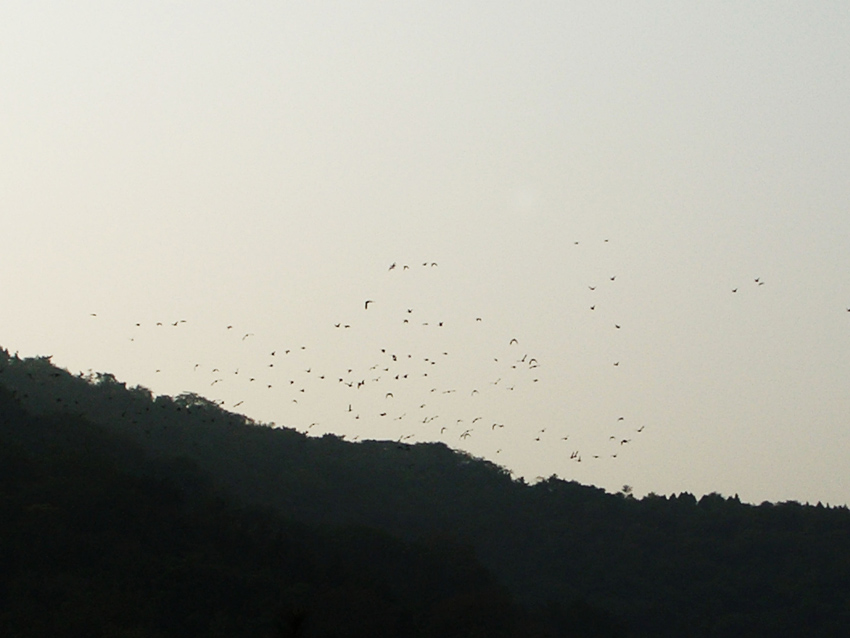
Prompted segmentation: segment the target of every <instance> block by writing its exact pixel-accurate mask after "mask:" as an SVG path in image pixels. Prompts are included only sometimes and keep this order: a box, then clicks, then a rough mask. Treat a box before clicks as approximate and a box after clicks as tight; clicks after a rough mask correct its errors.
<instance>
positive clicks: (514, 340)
mask: <svg viewBox="0 0 850 638" xmlns="http://www.w3.org/2000/svg"><path fill="white" fill-rule="evenodd" d="M515 343H519V341H517V340H516V339H511V340H510V342H509V343H508V345H513V344H515Z"/></svg>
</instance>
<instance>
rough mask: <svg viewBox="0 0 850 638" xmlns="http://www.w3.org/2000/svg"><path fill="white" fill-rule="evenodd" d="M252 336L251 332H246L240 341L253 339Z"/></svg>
mask: <svg viewBox="0 0 850 638" xmlns="http://www.w3.org/2000/svg"><path fill="white" fill-rule="evenodd" d="M253 336H254V333H253V332H246V333H245V335H244V336H243V337H242V341H245V339H247V338H248V337H253Z"/></svg>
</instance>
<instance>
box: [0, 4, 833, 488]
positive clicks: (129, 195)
mask: <svg viewBox="0 0 850 638" xmlns="http://www.w3.org/2000/svg"><path fill="white" fill-rule="evenodd" d="M448 5H450V6H448ZM848 33H850V7H848V6H847V4H846V3H843V2H826V1H822V2H805V3H804V2H775V1H770V2H767V1H765V2H757V1H749V2H746V1H745V2H734V3H733V2H711V3H698V4H696V3H673V2H663V1H660V0H659V1H645V2H634V3H619V2H597V1H593V2H584V1H581V0H579V1H576V2H569V3H551V2H527V3H514V2H504V1H502V0H496V1H494V2H488V3H483V2H468V1H460V2H454V3H433V2H414V1H411V2H396V3H389V2H375V1H371V0H364V1H363V2H358V3H334V2H321V1H320V2H310V3H306V2H286V3H282V2H262V1H257V2H251V3H236V2H215V1H213V2H209V1H205V2H191V1H186V2H180V3H174V2H156V1H145V2H136V1H131V0H128V1H125V2H76V3H58V2H26V3H24V2H5V3H3V6H2V8H0V86H2V91H0V139H2V144H0V228H2V231H3V232H2V236H3V240H4V241H3V250H2V251H0V268H2V273H3V277H2V283H0V294H2V299H3V303H2V305H0V346H2V347H5V348H6V349H8V350H9V351H10V352H19V354H20V356H52V360H53V362H54V363H55V364H56V365H59V366H60V367H63V368H67V369H68V370H70V371H72V372H74V373H78V372H83V373H88V372H89V371H94V372H107V373H111V374H114V375H115V376H116V377H117V378H118V379H119V380H121V381H123V382H126V383H127V385H128V386H135V385H142V386H144V387H147V388H149V389H151V390H152V391H153V392H154V393H155V394H170V395H177V394H180V393H184V392H194V393H197V394H200V395H202V396H205V397H207V398H209V399H210V400H213V401H217V402H221V405H222V406H223V407H224V408H226V409H228V410H232V411H234V412H239V413H242V414H245V415H247V416H249V417H250V418H252V419H254V420H256V421H258V422H262V423H274V424H276V426H282V427H292V428H297V429H299V430H300V431H303V432H307V433H309V434H310V435H315V436H322V435H324V434H326V433H334V434H336V435H339V436H344V437H345V438H346V440H349V441H355V440H365V439H388V440H401V441H405V442H409V443H418V442H425V441H442V442H444V443H446V444H447V445H449V446H451V447H453V448H457V449H462V450H465V451H467V452H469V453H470V454H473V455H475V456H477V457H481V458H486V459H488V460H490V461H493V462H495V463H498V464H500V465H503V466H504V467H506V468H507V469H509V470H510V471H511V472H512V473H513V474H514V476H516V477H517V478H519V477H523V478H525V480H527V481H528V482H534V481H536V480H539V478H540V477H549V476H551V475H553V474H556V475H558V476H559V477H561V478H564V479H567V480H576V481H579V482H581V483H584V484H592V485H597V486H600V487H603V488H605V489H606V490H609V491H612V492H616V491H618V490H620V489H621V488H622V487H623V486H624V485H628V486H631V487H632V488H633V490H634V493H635V494H636V495H639V496H640V495H644V494H647V493H650V492H654V493H658V494H665V495H668V494H671V493H680V492H685V491H687V492H691V493H694V494H696V495H702V494H706V493H711V492H719V493H721V494H723V495H726V496H731V495H734V494H738V495H739V496H740V498H741V499H742V500H744V501H746V502H751V503H759V502H762V501H764V500H769V501H786V500H797V501H800V502H810V503H816V502H818V501H821V502H823V503H831V504H848V503H850V473H848V472H847V471H846V470H847V463H846V460H847V459H848V458H850V391H848V390H849V389H850V181H848V179H847V176H848V174H850V37H848ZM393 265H395V267H392V266H393ZM366 301H370V302H371V303H369V304H366ZM137 324H138V325H137ZM158 324H162V325H158ZM175 324H176V325H175ZM336 324H339V327H337V325H336ZM346 326H347V327H346ZM396 377H398V378H396ZM358 386H359V387H358Z"/></svg>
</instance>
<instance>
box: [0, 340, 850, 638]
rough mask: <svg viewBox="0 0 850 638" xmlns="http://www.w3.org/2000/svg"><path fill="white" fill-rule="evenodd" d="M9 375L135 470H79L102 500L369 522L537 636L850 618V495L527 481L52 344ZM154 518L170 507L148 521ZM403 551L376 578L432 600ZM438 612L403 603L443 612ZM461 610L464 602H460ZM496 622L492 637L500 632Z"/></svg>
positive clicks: (61, 434) (444, 592) (700, 632)
mask: <svg viewBox="0 0 850 638" xmlns="http://www.w3.org/2000/svg"><path fill="white" fill-rule="evenodd" d="M0 387H5V388H6V389H7V392H8V397H7V398H8V401H7V403H9V402H11V403H10V405H12V407H11V408H10V409H16V410H19V411H20V413H21V414H23V415H25V416H26V418H28V419H30V420H32V421H33V422H38V423H41V422H43V421H44V422H51V423H61V424H63V425H62V426H61V427H60V426H59V425H56V426H55V427H54V428H53V430H51V431H50V434H49V435H48V434H44V435H43V439H44V440H45V441H50V442H51V443H50V445H52V446H53V447H52V448H50V449H52V450H54V451H55V454H57V455H59V456H60V457H61V456H62V454H61V453H60V451H62V450H66V449H75V448H73V446H72V445H71V443H72V442H73V441H76V443H75V445H76V446H77V447H76V449H78V450H79V451H80V452H79V455H78V456H80V458H83V459H86V458H99V459H101V460H102V463H104V464H109V463H112V464H113V466H112V467H114V469H115V471H116V472H118V471H119V470H120V472H119V473H120V476H117V475H116V476H112V475H109V476H108V477H106V476H105V477H104V478H103V479H102V480H99V481H92V482H91V483H89V484H84V483H80V484H79V486H78V488H77V489H78V491H80V492H81V493H82V494H85V495H87V497H88V496H90V495H91V494H93V493H95V492H93V491H92V490H93V489H94V487H95V486H96V485H103V484H115V485H119V486H120V485H124V484H125V483H122V481H125V480H129V479H127V478H126V477H135V478H136V480H144V481H151V480H156V481H163V480H166V479H167V481H166V484H165V485H171V483H168V481H174V482H176V483H175V484H176V485H179V486H180V490H182V491H181V492H180V493H181V494H183V495H184V496H183V498H184V499H186V500H185V501H184V502H185V503H187V504H188V503H191V504H192V507H201V505H199V504H200V503H208V502H210V496H209V495H210V494H213V493H214V494H216V495H217V496H216V498H217V499H219V501H222V499H223V501H222V502H226V503H228V506H227V507H228V508H231V509H232V510H233V511H234V512H239V513H242V512H247V513H250V512H263V516H266V517H270V520H274V521H281V522H279V523H275V525H278V524H280V525H283V524H284V522H285V524H286V525H294V526H302V527H300V528H299V529H306V530H309V531H308V532H305V533H306V536H307V537H308V538H310V539H316V538H326V536H325V535H327V534H331V535H332V536H333V534H342V535H343V536H344V537H345V538H348V539H354V538H356V537H357V534H355V533H354V532H353V531H352V530H360V531H361V532H362V533H363V534H365V535H366V537H368V538H370V539H380V540H379V541H376V540H370V541H368V542H366V545H367V546H368V545H370V544H371V547H372V548H373V550H372V551H366V553H365V555H367V556H370V557H372V558H370V559H369V560H368V561H367V562H366V564H368V565H373V566H380V565H382V564H383V563H382V562H381V560H380V557H381V556H382V555H388V556H394V555H395V554H394V552H401V554H405V552H411V551H413V552H414V553H415V552H422V551H426V550H424V549H422V548H423V547H424V548H434V547H440V548H443V549H442V550H441V551H445V552H447V554H443V555H442V558H443V559H447V562H448V563H450V564H453V563H457V564H458V565H460V564H466V565H467V567H465V568H464V571H465V573H473V572H476V570H480V571H479V572H477V573H480V574H481V580H479V581H475V582H476V583H479V584H478V585H475V587H480V588H481V591H484V592H488V593H486V595H482V596H481V597H480V598H481V599H484V600H487V601H488V602H487V604H483V605H482V607H481V608H487V609H490V612H488V613H492V614H495V611H496V610H498V609H505V610H508V611H509V612H510V615H511V618H512V620H511V621H510V622H508V620H504V621H503V622H501V623H496V625H498V626H499V627H502V628H503V629H504V631H518V632H520V633H519V634H516V635H532V634H531V633H529V632H530V631H531V630H530V629H529V628H530V627H532V626H534V627H536V628H537V629H535V630H534V631H538V630H539V631H540V632H544V633H543V634H541V635H547V634H545V632H550V635H563V636H568V635H588V636H590V635H629V636H682V635H688V636H755V635H819V636H838V635H844V633H845V631H846V626H847V623H848V621H850V533H848V532H850V512H848V510H847V508H846V507H823V506H821V505H817V506H809V505H800V504H798V503H794V502H788V503H777V504H772V503H762V504H761V505H758V506H756V505H749V504H745V503H741V502H740V501H739V500H738V499H737V498H724V497H722V496H720V495H718V494H711V495H707V496H704V497H703V498H701V499H699V500H697V499H696V498H694V497H693V496H692V495H690V494H679V495H672V496H670V497H664V496H658V495H650V496H647V497H645V498H643V499H635V498H632V497H631V496H630V495H628V494H609V493H606V492H605V491H604V490H601V489H598V488H594V487H589V486H583V485H579V484H577V483H574V482H570V481H564V480H561V479H558V478H557V477H551V478H549V479H548V480H545V481H542V482H539V483H536V484H534V485H528V484H526V483H524V482H523V481H516V480H513V479H512V478H511V476H510V473H509V472H508V471H507V470H505V469H504V468H502V467H500V466H498V465H495V464H493V463H491V462H488V461H485V460H482V459H477V458H474V457H472V456H470V455H468V454H465V453H462V452H458V451H454V450H451V449H449V448H447V447H446V446H445V445H442V444H435V443H432V444H416V445H406V444H399V443H391V442H383V441H365V442H361V443H350V442H346V441H344V440H342V439H340V438H338V437H335V436H332V435H327V436H324V437H321V438H311V437H307V436H305V435H303V434H300V433H298V432H295V431H293V430H289V429H286V428H272V427H269V426H266V425H263V424H257V423H254V422H252V421H250V420H249V419H246V418H245V417H243V416H241V415H237V414H232V413H229V412H226V411H223V410H221V409H219V408H218V407H217V406H216V405H214V404H213V403H211V402H209V401H207V400H206V399H204V398H202V397H199V396H197V395H192V394H184V395H180V396H177V397H164V396H160V397H153V396H152V394H151V393H150V392H149V391H147V390H146V389H144V388H140V387H135V388H127V387H126V386H125V385H124V384H123V383H121V382H119V381H118V380H117V379H115V378H114V377H113V376H112V375H109V374H95V375H89V376H85V377H84V376H79V375H77V376H74V375H71V374H70V373H68V372H67V371H65V370H61V369H58V368H56V367H55V366H53V365H52V364H51V362H50V360H49V358H46V357H40V358H34V359H19V358H17V357H15V356H11V355H9V353H7V352H5V351H3V352H2V354H0ZM15 406H17V407H15ZM19 421H20V419H19ZM28 427H29V428H31V427H33V426H26V427H23V430H25V431H26V430H27V428H28ZM20 429H21V428H20V427H19V428H18V430H20ZM18 430H14V431H15V432H18ZM4 431H5V430H4ZM33 431H34V430H33ZM90 431H91V432H94V431H97V432H98V433H99V434H98V436H97V437H94V438H90V442H89V443H88V444H87V445H88V447H86V446H85V445H83V444H82V443H80V441H81V440H86V439H85V437H84V436H83V435H82V434H81V433H85V432H90ZM4 436H5V435H4ZM16 436H18V437H19V439H20V436H22V435H20V433H19V434H17V435H16ZM81 436H83V438H82V439H81V438H80V437H81ZM110 441H111V443H110ZM117 441H120V449H119V447H116V446H118V443H116V442H117ZM16 445H18V446H19V448H20V445H22V444H21V443H18V444H16ZM31 445H34V443H32V442H31ZM44 445H47V443H44ZM80 445H83V447H82V448H80ZM19 448H15V449H19ZM10 449H12V448H10ZM23 449H28V448H23ZM33 449H35V448H33ZM92 449H95V450H97V451H98V454H99V456H97V457H92V456H91V454H92V452H91V450H92ZM83 452H84V453H83ZM36 456H38V455H36ZM28 458H33V456H32V454H31V456H30V457H28ZM119 461H120V463H119ZM116 464H117V465H116ZM121 477H125V478H121ZM107 479H108V480H107ZM157 485H163V484H162V483H157ZM168 489H175V488H171V487H169V488H168ZM154 500H156V499H154ZM213 501H215V499H213ZM219 501H215V502H219ZM145 502H147V501H144V500H143V501H142V503H145ZM156 502H158V501H156ZM39 504H40V503H38V502H31V503H29V505H39ZM48 504H49V502H48ZM36 509H38V508H36ZM228 511H230V510H228ZM239 515H240V516H241V515H242V514H239ZM246 515H248V514H246ZM234 516H236V515H235V514H234ZM152 517H153V518H162V517H163V514H162V513H160V512H156V511H155V512H153V513H152V514H151V515H150V516H145V517H144V519H145V520H147V519H150V518H152ZM328 530H337V531H328ZM338 530H347V531H345V532H340V531H338ZM266 536H267V534H266V533H265V532H262V533H260V532H258V536H257V537H256V539H257V540H256V542H258V543H262V542H269V541H268V540H263V539H266ZM352 542H353V540H352ZM323 546H324V545H323ZM392 547H397V548H398V547H402V548H407V549H405V550H404V551H402V550H391V549H390V548H392ZM374 548H379V549H374ZM410 548H416V549H415V550H413V549H410ZM314 551H315V550H314ZM364 551H365V550H362V549H359V548H355V546H354V545H351V546H349V547H347V548H346V549H345V550H344V551H341V552H340V553H339V555H340V556H345V557H346V558H345V560H346V561H352V560H354V559H353V558H352V557H353V556H359V555H361V554H363V552H364ZM435 560H436V559H435ZM201 562H203V561H201ZM389 562H390V563H392V564H393V565H396V566H397V567H398V568H399V569H400V571H399V572H395V571H393V569H392V568H391V567H390V566H386V567H385V568H383V567H375V569H377V570H378V573H379V574H380V575H375V576H373V577H371V578H372V580H373V581H375V582H383V583H389V582H394V583H395V584H393V585H392V586H389V588H390V590H391V591H399V590H400V588H402V587H403V585H402V584H401V583H405V582H406V581H407V580H408V579H410V580H411V581H412V583H411V584H410V588H411V590H412V591H416V592H418V593H417V595H416V596H413V597H412V598H411V599H410V601H409V602H406V603H405V604H406V605H407V607H406V608H409V609H415V608H416V605H417V604H419V602H423V598H427V597H423V596H422V594H421V592H422V588H421V587H420V586H419V585H417V584H416V576H417V575H418V574H419V571H418V570H417V569H411V568H410V565H406V564H405V563H404V561H401V560H400V559H398V560H397V559H396V558H393V559H392V560H390V561H389ZM361 568H362V569H365V567H362V566H361ZM234 569H235V568H234ZM435 569H436V568H435ZM440 569H443V568H440ZM440 569H437V572H440ZM381 570H383V571H381ZM440 573H443V572H440ZM398 574H401V575H402V578H401V580H396V581H393V579H394V578H395V579H398V578H399V575H398ZM488 578H489V579H490V580H488ZM432 582H438V583H439V585H437V586H436V591H439V592H441V593H440V598H441V600H443V601H444V602H445V601H453V603H452V604H455V605H459V606H460V607H459V608H462V607H463V603H461V602H460V600H459V599H457V596H459V594H458V593H457V592H460V591H464V592H465V591H475V588H474V587H473V588H472V589H469V586H468V585H463V586H458V587H455V588H454V589H453V586H451V585H450V583H451V582H458V581H453V580H452V578H448V580H446V581H443V580H442V577H441V578H439V579H436V580H433V581H432ZM470 582H472V581H470ZM497 592H498V593H497ZM473 598H475V596H473ZM494 601H502V602H501V603H499V602H494ZM512 601H516V603H513V602H512ZM364 604H365V603H364ZM423 604H424V602H423ZM446 604H449V603H448V602H446ZM514 605H515V606H514ZM450 606H451V605H450ZM435 609H436V608H435V607H428V610H429V611H427V612H423V611H421V610H417V611H411V612H410V613H409V614H408V615H407V616H405V617H406V618H412V617H416V618H421V617H423V616H429V615H430V616H434V615H436V616H439V615H440V614H438V613H437V612H436V611H435ZM417 614H420V615H419V616H417ZM446 615H447V617H451V618H460V617H462V616H463V614H462V613H461V612H460V611H457V609H455V611H453V612H451V613H448V612H446ZM486 616H487V614H482V616H481V617H479V618H478V620H477V621H475V622H472V623H471V624H470V626H469V628H468V629H469V631H470V632H473V633H468V634H458V635H474V631H477V629H475V627H483V626H485V624H486V623H485V622H484V617H486ZM423 623H424V621H417V623H415V626H416V627H417V628H421V627H424V626H425V624H423ZM511 623H513V624H511ZM534 623H538V624H536V625H535V624H534ZM305 626H306V625H305ZM411 626H413V625H411ZM520 626H522V627H523V629H518V627H520ZM394 627H395V629H394V630H398V626H394ZM399 631H400V630H399ZM422 631H425V630H424V629H422ZM482 631H483V630H482ZM489 631H490V633H486V632H485V633H483V634H482V635H488V636H491V635H498V634H497V633H492V632H494V631H496V630H495V629H493V627H491V628H490V630H489ZM523 631H525V633H522V632H523ZM305 635H307V634H305ZM310 635H312V634H310ZM352 635H354V634H352ZM388 635H394V634H388ZM399 635H402V634H399ZM404 635H414V634H412V633H411V634H404ZM445 635H448V634H445ZM505 635H514V634H510V633H506V634H505Z"/></svg>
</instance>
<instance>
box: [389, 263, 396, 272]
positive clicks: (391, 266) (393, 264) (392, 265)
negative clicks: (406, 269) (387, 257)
mask: <svg viewBox="0 0 850 638" xmlns="http://www.w3.org/2000/svg"><path fill="white" fill-rule="evenodd" d="M393 269H395V262H393V263H392V264H391V265H390V270H393Z"/></svg>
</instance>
